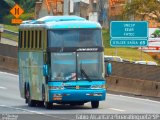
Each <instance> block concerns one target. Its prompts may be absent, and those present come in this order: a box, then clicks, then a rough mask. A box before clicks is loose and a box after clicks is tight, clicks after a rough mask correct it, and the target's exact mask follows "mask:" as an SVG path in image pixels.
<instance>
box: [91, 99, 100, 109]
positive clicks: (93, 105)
mask: <svg viewBox="0 0 160 120" xmlns="http://www.w3.org/2000/svg"><path fill="white" fill-rule="evenodd" d="M91 106H92V108H98V107H99V101H91Z"/></svg>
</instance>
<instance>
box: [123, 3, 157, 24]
mask: <svg viewBox="0 0 160 120" xmlns="http://www.w3.org/2000/svg"><path fill="white" fill-rule="evenodd" d="M123 16H124V18H125V19H130V18H131V17H138V18H140V19H141V20H144V19H145V17H148V16H150V17H154V19H156V20H158V21H160V0H131V2H128V3H127V5H126V7H125V9H124V12H123Z"/></svg>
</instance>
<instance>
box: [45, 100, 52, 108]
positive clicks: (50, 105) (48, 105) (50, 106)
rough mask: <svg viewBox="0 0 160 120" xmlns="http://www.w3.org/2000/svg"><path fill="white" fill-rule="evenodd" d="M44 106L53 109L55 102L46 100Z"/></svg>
mask: <svg viewBox="0 0 160 120" xmlns="http://www.w3.org/2000/svg"><path fill="white" fill-rule="evenodd" d="M44 106H45V108H46V109H52V107H53V104H52V103H50V102H44Z"/></svg>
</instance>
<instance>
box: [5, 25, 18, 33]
mask: <svg viewBox="0 0 160 120" xmlns="http://www.w3.org/2000/svg"><path fill="white" fill-rule="evenodd" d="M18 27H19V25H6V24H4V29H7V30H10V31H13V32H18Z"/></svg>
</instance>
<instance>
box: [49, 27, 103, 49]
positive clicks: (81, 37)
mask: <svg viewBox="0 0 160 120" xmlns="http://www.w3.org/2000/svg"><path fill="white" fill-rule="evenodd" d="M101 39H102V38H101V30H100V29H85V30H84V29H76V30H75V29H74V30H72V29H70V30H49V31H48V47H102V40H101Z"/></svg>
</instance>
